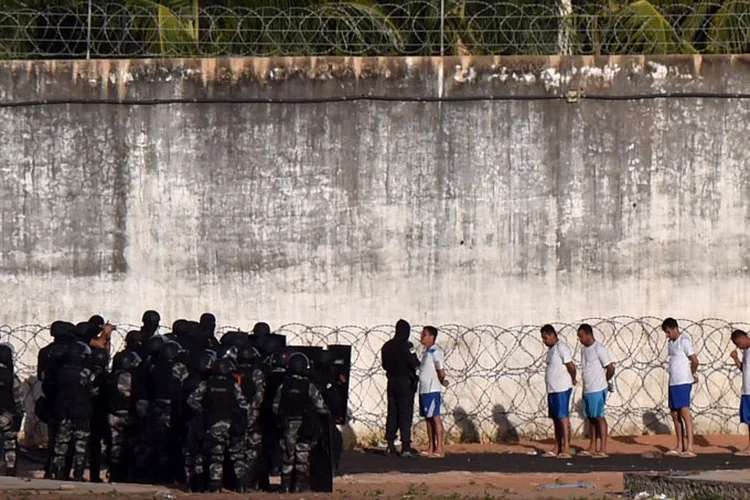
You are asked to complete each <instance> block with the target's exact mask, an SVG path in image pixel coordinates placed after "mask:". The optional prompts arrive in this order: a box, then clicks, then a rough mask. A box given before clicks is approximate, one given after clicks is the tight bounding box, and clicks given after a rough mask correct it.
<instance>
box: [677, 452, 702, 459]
mask: <svg viewBox="0 0 750 500" xmlns="http://www.w3.org/2000/svg"><path fill="white" fill-rule="evenodd" d="M680 456H681V457H682V458H695V457H697V456H698V455H696V454H695V453H694V452H692V451H685V452H683V453H680Z"/></svg>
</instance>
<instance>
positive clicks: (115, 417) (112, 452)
mask: <svg viewBox="0 0 750 500" xmlns="http://www.w3.org/2000/svg"><path fill="white" fill-rule="evenodd" d="M107 423H108V424H109V432H110V439H111V442H110V446H109V463H110V464H111V465H121V464H123V463H124V462H125V461H126V460H127V448H128V428H129V426H130V413H129V412H127V411H117V412H115V413H110V414H109V415H107Z"/></svg>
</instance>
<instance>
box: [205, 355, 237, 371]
mask: <svg viewBox="0 0 750 500" xmlns="http://www.w3.org/2000/svg"><path fill="white" fill-rule="evenodd" d="M235 371H237V368H236V367H235V364H234V361H233V360H232V359H231V358H221V359H218V360H216V362H215V363H214V364H213V366H212V367H211V372H213V373H214V374H216V375H231V374H233V373H234V372H235Z"/></svg>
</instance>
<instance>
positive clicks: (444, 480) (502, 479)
mask: <svg viewBox="0 0 750 500" xmlns="http://www.w3.org/2000/svg"><path fill="white" fill-rule="evenodd" d="M747 442H748V438H747V436H728V435H721V436H698V437H697V438H696V445H697V450H696V451H697V452H698V453H699V454H702V453H705V454H716V453H733V452H734V451H736V450H737V449H741V448H744V447H745V446H746V445H747ZM587 445H588V441H587V440H574V442H573V448H574V450H576V449H582V448H585V447H586V446H587ZM672 446H674V437H673V436H668V435H653V436H637V437H618V438H613V439H612V440H611V443H610V448H609V452H610V453H611V454H628V455H640V456H645V457H653V456H658V455H659V454H661V453H663V452H664V451H666V450H668V449H669V448H671V447H672ZM551 447H552V441H551V440H547V441H542V442H519V443H515V444H461V445H451V446H448V447H447V449H446V451H447V453H448V454H461V453H503V454H517V453H524V454H526V453H531V452H537V453H539V452H541V451H544V450H547V449H551ZM404 460H406V459H404ZM414 460H439V459H424V458H422V459H414ZM549 460H557V459H556V458H549ZM573 460H575V457H574V458H573ZM602 460H607V459H602ZM684 460H690V459H684ZM747 468H748V469H750V457H749V458H748V466H747ZM22 473H23V474H25V475H26V474H28V475H30V476H36V475H37V473H35V472H34V471H32V470H26V471H23V472H22ZM749 473H750V472H749ZM575 483H584V485H588V486H593V488H585V487H573V488H570V487H566V488H562V487H563V486H569V485H571V484H575ZM66 486H68V485H66ZM545 486H546V487H547V488H545ZM550 487H551V488H550ZM622 490H623V479H622V473H620V472H593V473H582V474H581V473H572V474H569V473H553V474H549V473H547V474H540V473H534V472H533V471H529V473H523V474H502V473H492V472H482V473H470V472H460V471H455V472H443V473H436V474H430V475H429V476H428V475H426V474H403V473H399V472H383V473H376V474H353V475H344V476H341V477H337V478H336V481H335V491H334V493H333V494H323V493H304V494H296V495H280V494H272V493H267V494H257V493H253V494H250V495H239V494H236V493H222V494H218V495H217V494H202V495H198V494H188V493H185V492H182V491H179V490H176V489H174V490H171V491H172V493H173V494H174V495H175V497H176V498H178V499H180V498H190V499H196V500H198V499H206V500H208V499H218V500H239V499H247V498H258V499H272V498H274V499H275V498H296V499H301V498H304V499H312V498H342V499H348V498H352V499H354V498H389V499H390V498H394V499H396V498H398V499H404V500H406V499H423V498H424V499H427V498H438V499H459V498H474V499H484V500H494V499H553V498H554V499H562V498H581V499H582V498H596V499H602V498H620V497H621V496H620V495H621V493H622ZM37 495H39V496H42V497H43V498H45V499H49V500H52V499H57V498H67V499H70V498H71V497H80V498H83V497H85V498H87V499H97V500H99V499H101V500H104V499H112V498H115V497H118V498H127V499H129V500H136V499H138V500H140V499H143V500H168V499H167V498H165V497H164V495H163V493H156V494H154V493H148V494H145V493H130V494H125V493H122V492H110V493H106V494H92V493H86V486H85V484H72V483H71V484H70V489H67V490H65V491H64V492H62V491H56V492H48V493H35V492H33V491H20V492H6V493H0V500H6V499H8V500H10V499H14V500H15V499H19V500H20V499H28V498H33V497H35V496H37Z"/></svg>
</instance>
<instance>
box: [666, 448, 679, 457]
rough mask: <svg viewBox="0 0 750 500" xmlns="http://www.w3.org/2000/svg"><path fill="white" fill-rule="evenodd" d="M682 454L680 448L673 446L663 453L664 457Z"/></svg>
mask: <svg viewBox="0 0 750 500" xmlns="http://www.w3.org/2000/svg"><path fill="white" fill-rule="evenodd" d="M681 454H682V450H680V449H679V448H673V449H671V450H669V451H668V452H666V453H665V454H664V456H665V457H679V456H680V455H681Z"/></svg>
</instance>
